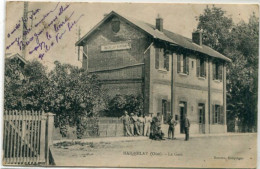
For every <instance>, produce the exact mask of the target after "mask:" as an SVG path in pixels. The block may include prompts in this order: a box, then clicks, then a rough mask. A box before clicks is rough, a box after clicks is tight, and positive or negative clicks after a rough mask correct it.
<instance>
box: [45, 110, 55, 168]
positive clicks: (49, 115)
mask: <svg viewBox="0 0 260 169" xmlns="http://www.w3.org/2000/svg"><path fill="white" fill-rule="evenodd" d="M45 115H46V116H47V133H46V146H45V162H46V165H49V155H50V146H51V145H52V143H53V140H52V133H53V126H54V116H55V114H53V113H46V114H45Z"/></svg>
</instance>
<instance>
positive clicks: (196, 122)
mask: <svg viewBox="0 0 260 169" xmlns="http://www.w3.org/2000/svg"><path fill="white" fill-rule="evenodd" d="M76 45H77V46H82V48H83V61H82V66H83V68H86V69H88V71H89V72H92V73H96V74H97V75H98V76H99V78H100V80H101V82H102V87H103V89H104V90H105V91H106V93H107V94H108V95H110V96H111V97H113V96H115V95H116V94H121V95H124V94H125V95H128V94H136V95H138V94H141V95H143V97H144V111H143V112H144V113H145V114H147V113H153V114H154V115H156V114H157V113H160V114H161V117H162V121H163V123H164V124H165V125H162V126H163V127H162V128H163V130H165V131H166V129H167V123H166V121H167V119H168V118H169V116H170V115H173V116H174V117H175V119H176V120H178V121H179V122H180V121H181V120H182V118H183V117H184V114H187V117H188V118H189V119H190V122H191V127H190V133H224V132H227V126H226V63H227V62H230V61H231V60H230V59H229V58H227V57H226V56H224V55H222V54H220V53H218V52H217V51H215V50H213V49H211V48H210V47H208V46H205V45H203V43H202V33H201V32H199V31H195V32H193V33H192V39H189V38H186V37H183V36H181V35H179V34H176V33H173V32H171V31H168V30H166V29H164V28H163V19H162V18H160V17H158V18H156V20H155V24H154V25H152V24H148V23H145V22H142V21H138V20H135V19H132V18H128V17H125V16H123V15H121V14H118V13H116V12H114V11H112V12H111V13H109V14H108V15H106V16H105V17H104V18H103V20H101V21H100V22H99V23H98V24H97V25H96V26H95V27H94V28H93V29H92V30H90V31H89V32H88V33H87V34H86V35H85V36H83V37H82V38H81V39H80V40H79V41H78V42H77V43H76ZM175 132H176V134H178V133H183V132H184V131H183V128H182V126H181V124H180V123H178V125H177V126H176V129H175Z"/></svg>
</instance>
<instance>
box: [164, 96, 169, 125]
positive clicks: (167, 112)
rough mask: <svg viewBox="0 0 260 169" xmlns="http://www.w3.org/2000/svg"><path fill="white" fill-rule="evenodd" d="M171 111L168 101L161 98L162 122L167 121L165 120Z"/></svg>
mask: <svg viewBox="0 0 260 169" xmlns="http://www.w3.org/2000/svg"><path fill="white" fill-rule="evenodd" d="M170 111H171V105H170V102H168V101H167V100H164V99H163V100H162V114H163V122H164V124H166V123H167V120H168V119H169V117H170V113H171V112H170Z"/></svg>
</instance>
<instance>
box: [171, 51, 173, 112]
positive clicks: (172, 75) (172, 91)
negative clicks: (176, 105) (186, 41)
mask: <svg viewBox="0 0 260 169" xmlns="http://www.w3.org/2000/svg"><path fill="white" fill-rule="evenodd" d="M171 55H172V58H171V59H172V62H171V63H172V64H171V115H172V116H173V53H172V54H171Z"/></svg>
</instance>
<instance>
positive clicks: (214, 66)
mask: <svg viewBox="0 0 260 169" xmlns="http://www.w3.org/2000/svg"><path fill="white" fill-rule="evenodd" d="M216 66H217V65H216V63H213V64H212V68H213V80H215V79H216Z"/></svg>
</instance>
